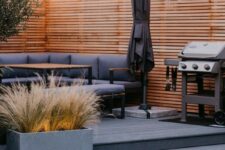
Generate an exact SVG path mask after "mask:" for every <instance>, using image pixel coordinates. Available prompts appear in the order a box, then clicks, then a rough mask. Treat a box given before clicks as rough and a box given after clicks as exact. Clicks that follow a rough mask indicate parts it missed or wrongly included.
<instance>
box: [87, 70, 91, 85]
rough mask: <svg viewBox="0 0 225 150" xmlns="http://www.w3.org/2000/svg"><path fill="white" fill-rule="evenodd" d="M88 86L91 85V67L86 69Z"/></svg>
mask: <svg viewBox="0 0 225 150" xmlns="http://www.w3.org/2000/svg"><path fill="white" fill-rule="evenodd" d="M88 84H89V85H91V84H92V67H89V68H88Z"/></svg>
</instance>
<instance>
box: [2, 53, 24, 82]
mask: <svg viewBox="0 0 225 150" xmlns="http://www.w3.org/2000/svg"><path fill="white" fill-rule="evenodd" d="M26 63H28V56H27V54H25V53H9V54H0V64H26ZM27 75H28V74H27V72H26V70H24V69H7V68H5V69H3V78H14V77H26V76H27Z"/></svg>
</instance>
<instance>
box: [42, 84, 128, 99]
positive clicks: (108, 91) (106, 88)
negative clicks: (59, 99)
mask: <svg viewBox="0 0 225 150" xmlns="http://www.w3.org/2000/svg"><path fill="white" fill-rule="evenodd" d="M67 88H68V91H71V92H73V86H70V87H66V90H67ZM79 89H80V90H82V89H85V90H87V91H93V92H95V93H96V94H97V95H99V96H104V95H112V94H121V93H124V92H125V88H124V86H123V85H115V84H96V85H83V86H80V87H79ZM46 91H53V92H54V91H56V92H60V87H59V88H52V89H46Z"/></svg>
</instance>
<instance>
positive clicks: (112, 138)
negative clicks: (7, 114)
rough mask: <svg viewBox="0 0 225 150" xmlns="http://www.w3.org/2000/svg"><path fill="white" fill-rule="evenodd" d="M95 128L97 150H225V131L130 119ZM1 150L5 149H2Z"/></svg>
mask: <svg viewBox="0 0 225 150" xmlns="http://www.w3.org/2000/svg"><path fill="white" fill-rule="evenodd" d="M92 128H93V129H94V150H161V149H178V148H185V147H189V149H190V150H191V149H193V148H196V150H197V148H201V147H202V146H207V147H208V148H211V146H210V145H214V146H215V147H216V148H218V150H220V149H219V148H221V147H222V149H221V150H223V149H225V147H224V148H223V146H224V145H220V144H225V128H215V127H206V126H197V125H188V124H180V123H169V122H161V121H158V120H157V119H150V120H146V119H137V118H128V117H127V118H126V119H124V120H121V119H103V121H102V122H101V123H99V124H98V125H95V126H92ZM216 144H219V145H216ZM198 146H201V147H198ZM203 148H205V147H203ZM189 149H188V150H189ZM213 149H214V147H213ZM0 150H5V148H4V147H1V146H0ZM193 150H195V149H193ZM200 150H201V149H200ZM204 150H207V149H204Z"/></svg>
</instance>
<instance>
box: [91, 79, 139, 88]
mask: <svg viewBox="0 0 225 150" xmlns="http://www.w3.org/2000/svg"><path fill="white" fill-rule="evenodd" d="M109 83H110V82H109V80H93V84H109ZM113 84H117V85H124V87H125V88H126V89H133V88H134V89H136V88H141V82H139V81H133V82H129V81H114V83H113Z"/></svg>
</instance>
